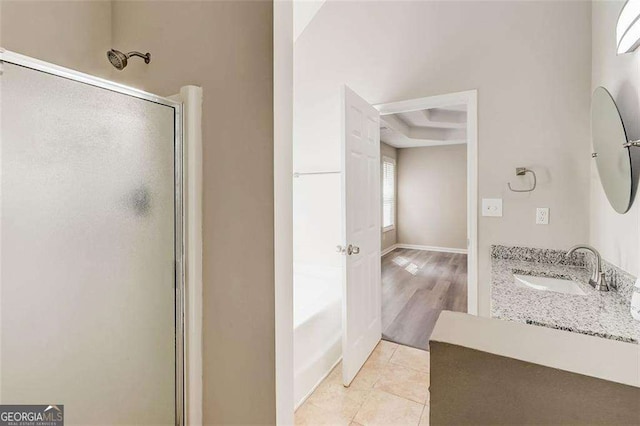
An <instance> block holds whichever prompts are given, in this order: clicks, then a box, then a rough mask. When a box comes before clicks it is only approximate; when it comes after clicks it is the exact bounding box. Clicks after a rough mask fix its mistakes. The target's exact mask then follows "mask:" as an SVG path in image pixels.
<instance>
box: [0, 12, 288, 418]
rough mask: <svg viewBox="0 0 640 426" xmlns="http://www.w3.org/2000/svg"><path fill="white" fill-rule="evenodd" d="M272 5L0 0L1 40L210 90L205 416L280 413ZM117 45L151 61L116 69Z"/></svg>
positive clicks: (85, 66) (79, 62) (148, 81)
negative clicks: (111, 55) (112, 60)
mask: <svg viewBox="0 0 640 426" xmlns="http://www.w3.org/2000/svg"><path fill="white" fill-rule="evenodd" d="M272 9H273V6H272V4H271V2H262V1H255V2H252V1H246V2H236V1H215V2H214V1H211V2H202V1H186V0H185V1H162V2H160V1H150V0H149V1H131V2H127V1H117V2H115V1H114V2H111V1H99V0H98V1H55V2H53V1H37V2H23V1H7V0H1V1H0V45H1V46H2V47H5V48H7V49H10V50H14V51H17V52H18V53H23V54H26V55H29V56H33V57H36V58H39V59H43V60H45V61H49V62H52V63H56V64H59V65H62V66H66V67H69V68H74V69H77V70H80V71H84V72H88V73H91V74H94V75H98V76H102V77H107V78H109V79H112V80H115V81H118V82H121V83H125V84H128V85H132V86H134V87H138V88H142V89H145V90H148V91H151V92H154V93H158V94H161V95H172V94H175V93H177V92H178V90H179V88H180V87H181V86H183V85H187V84H195V85H199V86H202V88H203V90H204V104H203V120H202V122H203V144H204V152H203V163H204V164H203V168H204V173H205V174H204V189H203V196H204V230H203V232H204V235H203V238H204V254H203V263H204V282H203V287H204V289H203V290H204V294H203V298H204V300H203V310H204V332H203V334H204V336H203V339H204V341H203V343H204V377H203V381H204V401H203V410H204V421H205V423H209V424H228V423H244V424H273V423H275V368H274V366H275V344H274V341H275V331H274V321H275V320H274V303H273V300H274V270H273V258H274V253H273V207H274V205H273V49H272V30H273V13H272ZM111 47H114V48H118V49H121V50H143V51H145V52H146V51H149V52H151V54H152V61H151V64H149V65H144V63H138V61H131V62H130V64H129V66H128V67H127V68H126V69H125V70H124V71H117V70H115V69H114V68H112V67H111V66H110V65H109V64H108V62H107V60H106V57H105V52H106V51H107V50H108V49H109V48H111ZM140 62H142V61H140ZM247 401H250V403H247Z"/></svg>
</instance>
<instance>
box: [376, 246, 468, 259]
mask: <svg viewBox="0 0 640 426" xmlns="http://www.w3.org/2000/svg"><path fill="white" fill-rule="evenodd" d="M398 248H403V249H412V250H425V251H439V252H443V253H458V254H467V249H460V248H451V247H435V246H422V245H419V244H394V245H392V246H391V247H389V248H388V249H386V250H384V251H383V252H382V256H384V255H385V254H387V253H389V252H391V251H393V250H395V249H398Z"/></svg>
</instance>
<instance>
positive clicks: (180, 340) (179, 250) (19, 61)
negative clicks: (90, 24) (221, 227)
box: [0, 47, 202, 426]
mask: <svg viewBox="0 0 640 426" xmlns="http://www.w3.org/2000/svg"><path fill="white" fill-rule="evenodd" d="M4 62H6V63H10V64H14V65H17V66H21V67H25V68H29V69H32V70H35V71H40V72H43V73H46V74H50V75H53V76H56V77H61V78H65V79H68V80H72V81H75V82H78V83H83V84H87V85H90V86H94V87H98V88H101V89H105V90H109V91H112V92H116V93H120V94H122V95H127V96H132V97H135V98H137V99H141V100H146V101H149V102H153V103H157V104H160V105H164V106H167V107H170V108H173V109H174V207H175V210H174V214H175V224H174V240H175V241H174V262H175V267H174V269H175V335H176V338H175V410H176V411H175V423H176V425H180V426H181V425H184V424H186V422H185V407H186V406H187V404H186V403H187V400H186V395H187V393H186V390H185V354H186V353H187V352H186V347H185V343H186V342H185V306H186V305H185V263H184V260H185V237H184V234H185V231H186V229H185V228H184V224H185V220H184V210H185V207H187V206H185V204H184V201H185V198H184V186H183V184H184V175H183V173H184V155H183V153H184V151H183V147H184V136H185V135H184V133H183V128H184V123H183V120H184V113H183V102H182V101H183V100H178V101H176V100H173V99H170V98H166V97H162V96H158V95H155V94H153V93H148V92H145V91H142V90H138V89H135V88H132V87H129V86H125V85H123V84H119V83H115V82H113V81H110V80H105V79H102V78H99V77H95V76H92V75H90V74H85V73H82V72H79V71H75V70H72V69H69V68H64V67H61V66H58V65H54V64H51V63H48V62H45V61H41V60H38V59H35V58H31V57H29V56H25V55H21V54H19V53H15V52H11V51H9V50H6V49H3V48H2V47H0V72H1V70H2V63H4ZM185 94H186V92H185ZM189 98H190V99H191V100H195V99H197V98H194V97H193V96H192V95H191V96H190V97H189ZM190 124H193V123H190ZM194 133H195V132H193V131H192V134H194ZM196 142H197V143H199V144H201V138H200V140H197V138H196ZM200 181H201V178H200ZM200 223H201V213H200ZM200 241H201V240H200ZM200 255H201V252H200ZM200 268H201V264H200ZM200 290H201V287H200ZM191 291H193V290H191ZM194 326H195V325H194ZM201 326H202V325H201V322H200V324H199V327H200V331H201ZM201 356H202V354H201V352H200V357H201ZM201 385H202V383H201V382H200V386H201ZM200 393H201V391H200ZM196 404H197V402H196ZM200 405H202V404H201V403H200ZM201 411H202V409H201V408H200V412H201ZM190 423H191V422H190Z"/></svg>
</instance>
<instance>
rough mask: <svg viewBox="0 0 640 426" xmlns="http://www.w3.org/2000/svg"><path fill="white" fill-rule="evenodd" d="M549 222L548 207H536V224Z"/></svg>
mask: <svg viewBox="0 0 640 426" xmlns="http://www.w3.org/2000/svg"><path fill="white" fill-rule="evenodd" d="M548 224H549V208H548V207H538V208H537V209H536V225H548Z"/></svg>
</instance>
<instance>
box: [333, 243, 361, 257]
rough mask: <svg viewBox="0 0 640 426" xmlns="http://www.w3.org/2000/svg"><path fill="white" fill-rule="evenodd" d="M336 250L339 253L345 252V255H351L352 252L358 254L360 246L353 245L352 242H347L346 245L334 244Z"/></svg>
mask: <svg viewBox="0 0 640 426" xmlns="http://www.w3.org/2000/svg"><path fill="white" fill-rule="evenodd" d="M336 252H338V253H340V254H346V255H347V256H351V255H352V254H359V253H360V247H358V246H354V245H353V244H349V245H348V246H346V247H345V246H336Z"/></svg>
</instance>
